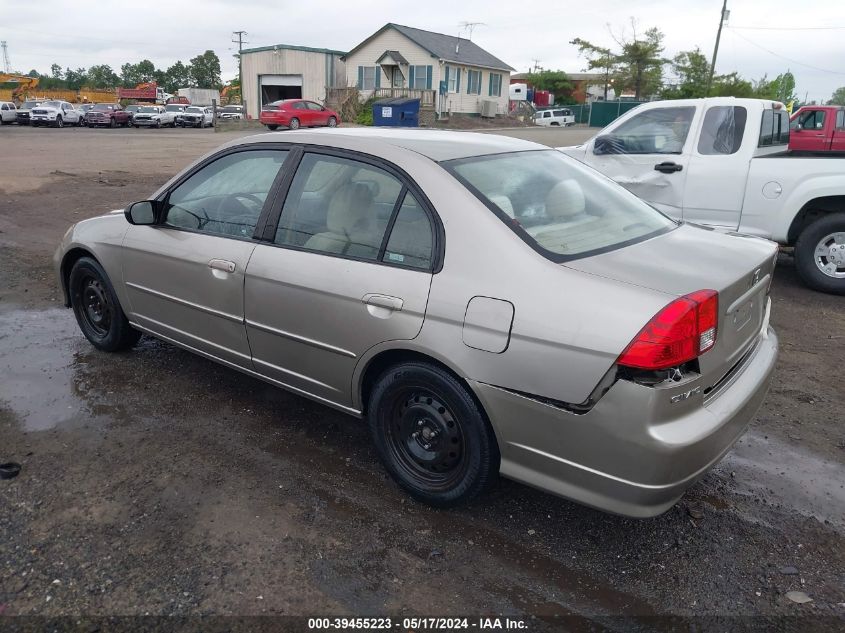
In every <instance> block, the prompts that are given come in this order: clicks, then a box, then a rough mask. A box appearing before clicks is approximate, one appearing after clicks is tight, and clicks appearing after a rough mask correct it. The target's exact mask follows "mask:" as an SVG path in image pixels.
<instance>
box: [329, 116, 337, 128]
mask: <svg viewBox="0 0 845 633" xmlns="http://www.w3.org/2000/svg"><path fill="white" fill-rule="evenodd" d="M328 126H329V127H337V119H336V118H335V117H333V116H330V117H329V121H328Z"/></svg>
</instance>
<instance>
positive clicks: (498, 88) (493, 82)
mask: <svg viewBox="0 0 845 633" xmlns="http://www.w3.org/2000/svg"><path fill="white" fill-rule="evenodd" d="M490 96H491V97H501V96H502V76H501V75H499V74H496V73H490Z"/></svg>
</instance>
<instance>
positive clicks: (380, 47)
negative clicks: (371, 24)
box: [346, 29, 440, 98]
mask: <svg viewBox="0 0 845 633" xmlns="http://www.w3.org/2000/svg"><path fill="white" fill-rule="evenodd" d="M384 51H399V53H401V54H402V56H403V57H404V58H405V59H407V60H408V64H409V65H416V66H431V67H432V77H431V87H432V89H434V90H436V89H437V85H438V82H439V81H440V77H439V75H438V65H437V64H438V62H437V58H436V57H432V56H431V53H429V52H428V51H427V50H425V49H424V48H421V47H420V46H417V45H416V44H414V43H413V42H412V41H411V40H409V39H408V38H407V37H405V36H404V35H402V34H401V33H400V32H399V31H396V30H395V29H387V30H386V31H385V32H384V33H382V34H381V35H379V36H378V37H375V38H373V39H372V40H371V41H369V42H367V43H366V44H365V45H364V46H362V47H361V48H360V49H358V50H357V51H355V52H354V53H353V54H351V55H347V56H346V85H347V86H349V87H352V86H355V85H357V84H358V66H376V65H377V64H376V60H377V59H378V58H379V57H381V56H382V55H383V54H384ZM400 68H401V69H402V73H403V74H404V75H405V85H404V86H403V87H404V88H409V87H410V86H409V85H408V79H409V77H408V75H409V72H408V66H404V65H403V66H400ZM379 70H381V69H379ZM390 86H391V83H390V77H388V76H387V75H385V74H384V73H383V72H382V73H381V87H382V88H390ZM362 93H363V96H364V97H365V98H368V97H369V96H370V95H371V94H372V91H370V90H367V91H366V92H363V91H362Z"/></svg>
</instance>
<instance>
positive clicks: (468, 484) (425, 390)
mask: <svg viewBox="0 0 845 633" xmlns="http://www.w3.org/2000/svg"><path fill="white" fill-rule="evenodd" d="M368 419H369V424H370V431H371V433H372V437H373V441H374V443H375V445H376V448H377V450H378V452H379V456H380V457H381V459H382V461H383V463H384V465H385V467H386V468H387V470H388V472H390V474H391V475H392V476H393V478H394V479H395V480H396V481H397V483H398V484H399V485H400V486H402V487H403V488H404V489H405V490H407V491H408V492H409V493H410V494H411V495H412V496H414V497H415V498H417V499H419V500H420V501H423V502H425V503H428V504H431V505H435V506H441V507H444V506H452V505H457V504H459V503H464V502H466V501H468V500H469V499H471V498H473V497H475V496H476V495H478V494H480V493H481V492H482V491H483V490H485V489H486V488H487V487H488V486H489V485H490V484H491V483H492V482H493V481H494V480H495V479H496V475H497V473H498V469H499V451H498V446H497V444H496V440H495V437H494V436H493V432H492V429H491V428H490V425H489V423H488V422H487V419H486V417H485V415H484V413H483V411H481V409H480V407H479V405H478V404H477V403H476V402H475V400H474V399H473V397H472V395H471V394H470V393H469V392H468V391H467V389H466V387H464V386H463V385H462V384H461V382H460V381H459V380H457V379H456V378H455V377H454V376H453V375H452V374H450V373H449V372H447V371H445V370H443V369H441V368H439V367H437V366H435V365H430V364H427V363H421V362H410V363H403V364H401V365H397V366H395V367H392V368H391V369H389V370H388V371H386V372H385V373H384V374H382V376H381V377H380V378H379V379H378V380H377V381H376V383H375V385H374V387H373V389H372V393H371V395H370V399H369V408H368Z"/></svg>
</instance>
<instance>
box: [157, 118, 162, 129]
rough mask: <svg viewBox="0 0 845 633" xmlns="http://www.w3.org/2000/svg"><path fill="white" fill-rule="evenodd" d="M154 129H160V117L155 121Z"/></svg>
mask: <svg viewBox="0 0 845 633" xmlns="http://www.w3.org/2000/svg"><path fill="white" fill-rule="evenodd" d="M156 129H157V130H158V129H161V119H159V120H158V121H156Z"/></svg>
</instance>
